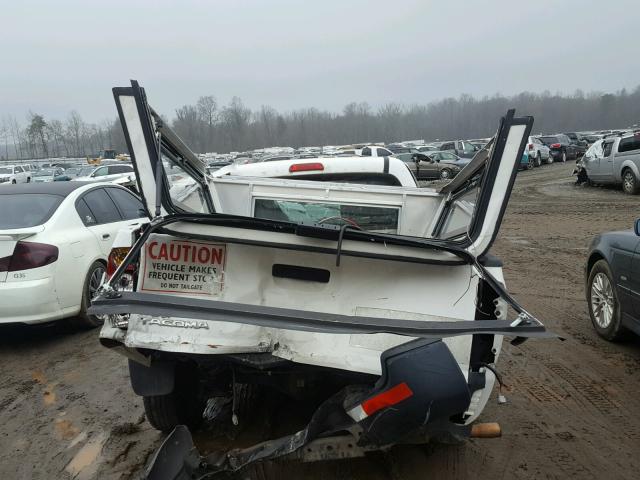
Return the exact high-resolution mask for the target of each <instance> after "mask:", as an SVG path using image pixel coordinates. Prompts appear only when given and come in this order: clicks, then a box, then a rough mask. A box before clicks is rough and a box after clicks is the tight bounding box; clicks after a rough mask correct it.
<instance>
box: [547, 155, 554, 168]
mask: <svg viewBox="0 0 640 480" xmlns="http://www.w3.org/2000/svg"><path fill="white" fill-rule="evenodd" d="M553 162H554V159H553V155H551V152H549V156H548V157H547V165H551V164H552V163H553Z"/></svg>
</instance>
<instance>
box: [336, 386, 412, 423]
mask: <svg viewBox="0 0 640 480" xmlns="http://www.w3.org/2000/svg"><path fill="white" fill-rule="evenodd" d="M411 396H413V391H412V390H411V388H410V387H409V385H407V384H406V383H405V382H402V383H399V384H398V385H396V386H395V387H392V388H390V389H389V390H386V391H384V392H382V393H379V394H377V395H375V396H374V397H371V398H369V399H367V400H365V401H364V402H362V403H361V404H359V405H356V406H355V407H353V408H352V409H350V410H349V411H347V414H348V415H349V416H350V417H351V418H353V419H354V420H355V421H357V422H359V421H361V420H364V419H365V418H367V417H369V416H371V415H373V414H374V413H376V412H377V411H378V410H382V409H383V408H387V407H392V406H394V405H396V404H398V403H400V402H402V401H403V400H406V399H407V398H409V397H411Z"/></svg>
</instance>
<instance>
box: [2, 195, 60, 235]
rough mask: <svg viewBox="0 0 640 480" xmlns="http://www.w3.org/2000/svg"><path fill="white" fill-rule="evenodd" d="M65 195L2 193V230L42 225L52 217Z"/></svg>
mask: <svg viewBox="0 0 640 480" xmlns="http://www.w3.org/2000/svg"><path fill="white" fill-rule="evenodd" d="M62 200H64V197H61V196H59V195H48V194H41V193H38V194H35V193H20V194H15V195H11V194H7V195H0V205H2V208H0V230H9V229H13V228H27V227H35V226H36V225H42V224H43V223H44V222H46V221H47V220H49V218H51V215H53V212H55V211H56V209H57V208H58V206H59V205H60V203H61V202H62Z"/></svg>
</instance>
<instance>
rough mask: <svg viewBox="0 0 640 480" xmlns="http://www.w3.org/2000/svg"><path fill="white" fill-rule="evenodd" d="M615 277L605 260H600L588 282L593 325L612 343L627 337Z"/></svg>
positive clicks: (590, 274)
mask: <svg viewBox="0 0 640 480" xmlns="http://www.w3.org/2000/svg"><path fill="white" fill-rule="evenodd" d="M612 278H613V275H612V274H611V269H610V268H609V264H607V262H606V261H605V260H598V261H597V262H596V263H595V265H594V266H593V268H592V269H591V272H589V280H588V282H587V306H588V308H589V316H590V317H591V323H592V324H593V327H594V328H595V330H596V332H597V333H598V335H600V336H601V337H602V338H604V339H605V340H609V341H610V342H613V341H616V340H621V339H622V338H624V337H625V336H626V335H627V333H628V332H627V329H626V328H624V327H623V326H622V322H621V318H620V304H619V303H618V297H617V295H616V290H615V288H614V283H613V280H612Z"/></svg>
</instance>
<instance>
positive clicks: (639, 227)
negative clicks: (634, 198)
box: [633, 218, 640, 237]
mask: <svg viewBox="0 0 640 480" xmlns="http://www.w3.org/2000/svg"><path fill="white" fill-rule="evenodd" d="M633 231H634V232H636V235H637V236H639V237H640V218H639V219H637V220H636V223H634V224H633Z"/></svg>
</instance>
